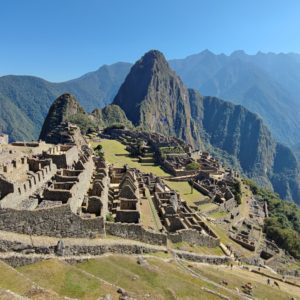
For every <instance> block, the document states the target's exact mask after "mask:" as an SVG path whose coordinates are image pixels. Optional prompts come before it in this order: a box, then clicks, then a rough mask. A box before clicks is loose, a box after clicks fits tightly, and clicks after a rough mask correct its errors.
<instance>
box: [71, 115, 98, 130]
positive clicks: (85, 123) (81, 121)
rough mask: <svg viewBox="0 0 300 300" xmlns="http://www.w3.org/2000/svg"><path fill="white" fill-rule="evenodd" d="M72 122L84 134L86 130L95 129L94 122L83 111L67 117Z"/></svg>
mask: <svg viewBox="0 0 300 300" xmlns="http://www.w3.org/2000/svg"><path fill="white" fill-rule="evenodd" d="M68 121H70V122H71V123H73V124H76V125H77V126H78V127H79V128H80V130H81V132H82V133H83V134H86V133H87V132H88V131H94V130H96V128H97V126H96V123H95V122H94V121H93V120H92V119H91V118H90V117H89V116H88V115H87V114H85V113H77V114H75V115H73V116H71V117H69V118H68Z"/></svg>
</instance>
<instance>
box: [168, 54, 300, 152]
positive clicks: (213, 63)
mask: <svg viewBox="0 0 300 300" xmlns="http://www.w3.org/2000/svg"><path fill="white" fill-rule="evenodd" d="M170 65H171V67H172V68H173V69H174V70H175V71H176V72H177V73H178V74H179V76H181V77H182V80H183V81H184V83H185V84H186V85H187V86H188V87H190V88H194V89H197V90H200V91H201V93H203V94H204V95H211V96H216V97H220V98H222V99H225V100H229V101H231V102H233V103H236V104H242V105H243V106H245V107H246V108H248V109H249V110H251V111H253V112H255V113H257V114H258V115H260V116H261V117H262V118H263V119H264V121H265V122H266V124H267V125H268V126H269V128H270V129H271V131H272V133H273V134H274V136H275V137H276V139H278V140H279V141H280V142H282V143H284V144H287V145H289V146H294V145H295V144H296V143H298V141H299V139H300V122H299V118H298V116H299V113H300V101H299V93H300V87H299V84H298V82H299V80H300V55H297V54H273V53H267V54H264V53H261V52H259V53H257V54H256V55H247V54H246V53H245V52H243V51H236V52H234V53H232V54H231V55H230V56H227V55H224V54H220V55H215V54H214V53H212V52H210V51H208V50H206V51H203V52H201V53H199V54H195V55H191V56H189V57H187V58H185V59H177V60H172V61H170Z"/></svg>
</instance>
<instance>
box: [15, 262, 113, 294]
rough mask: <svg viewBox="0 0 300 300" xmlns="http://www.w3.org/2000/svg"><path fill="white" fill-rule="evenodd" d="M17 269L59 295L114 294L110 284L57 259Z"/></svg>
mask: <svg viewBox="0 0 300 300" xmlns="http://www.w3.org/2000/svg"><path fill="white" fill-rule="evenodd" d="M18 271H19V272H21V273H23V274H24V275H26V276H27V277H29V278H30V279H32V280H33V281H34V282H36V283H38V284H39V285H40V286H42V287H44V288H47V289H51V290H54V291H55V292H57V293H58V294H60V295H63V296H67V297H71V298H78V299H97V298H99V297H100V296H103V295H105V294H107V293H109V294H112V295H116V291H115V289H114V288H112V287H111V286H110V285H107V284H104V283H102V282H100V281H99V280H98V279H96V278H94V277H93V276H90V275H87V274H84V273H83V272H81V271H80V270H79V269H77V268H75V267H74V266H71V265H69V264H67V263H65V262H62V261H59V260H45V261H42V262H38V263H35V264H32V265H27V266H23V267H20V268H18Z"/></svg>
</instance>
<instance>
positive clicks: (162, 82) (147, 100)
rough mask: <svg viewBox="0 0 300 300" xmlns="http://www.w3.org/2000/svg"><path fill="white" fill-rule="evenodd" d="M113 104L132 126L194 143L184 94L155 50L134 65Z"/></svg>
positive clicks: (160, 54)
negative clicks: (122, 112)
mask: <svg viewBox="0 0 300 300" xmlns="http://www.w3.org/2000/svg"><path fill="white" fill-rule="evenodd" d="M113 104H116V105H119V106H120V107H121V108H122V109H123V110H124V112H125V114H126V116H127V118H128V119H129V120H130V121H132V123H133V124H134V125H135V126H140V127H141V128H143V129H147V130H150V131H156V132H161V133H163V134H165V135H173V136H177V137H179V138H182V139H184V140H186V141H187V142H189V143H190V144H193V145H194V144H195V142H197V140H196V139H193V137H192V134H191V119H190V116H191V112H190V105H189V101H188V91H187V89H186V88H185V87H184V85H183V83H182V82H181V80H180V78H179V77H178V76H177V75H176V74H175V73H174V71H172V70H171V69H170V68H169V65H168V63H167V61H166V59H165V58H164V56H163V54H162V53H160V52H159V51H156V50H152V51H149V52H148V53H146V54H145V55H144V56H143V57H142V58H141V59H140V60H139V61H137V62H136V63H135V64H134V66H133V67H132V68H131V70H130V73H129V74H128V75H127V77H126V79H125V81H124V83H123V84H122V86H121V87H120V89H119V91H118V93H117V95H116V97H115V99H114V101H113Z"/></svg>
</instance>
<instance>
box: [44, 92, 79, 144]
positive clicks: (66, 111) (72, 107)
mask: <svg viewBox="0 0 300 300" xmlns="http://www.w3.org/2000/svg"><path fill="white" fill-rule="evenodd" d="M78 113H80V114H85V111H84V109H83V108H82V107H81V106H80V104H79V102H78V101H77V100H76V98H75V97H74V96H73V95H72V94H69V93H65V94H62V95H61V96H59V97H58V98H56V100H55V101H54V102H53V104H52V105H51V107H50V109H49V112H48V115H47V117H46V119H45V122H44V124H43V127H42V131H41V134H40V139H41V140H47V137H48V134H49V133H50V132H52V131H53V130H55V129H56V128H57V127H58V126H59V125H60V124H61V123H62V122H65V121H67V120H68V119H69V118H70V117H71V116H74V115H76V114H78Z"/></svg>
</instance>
